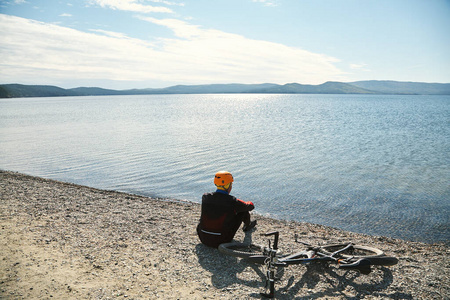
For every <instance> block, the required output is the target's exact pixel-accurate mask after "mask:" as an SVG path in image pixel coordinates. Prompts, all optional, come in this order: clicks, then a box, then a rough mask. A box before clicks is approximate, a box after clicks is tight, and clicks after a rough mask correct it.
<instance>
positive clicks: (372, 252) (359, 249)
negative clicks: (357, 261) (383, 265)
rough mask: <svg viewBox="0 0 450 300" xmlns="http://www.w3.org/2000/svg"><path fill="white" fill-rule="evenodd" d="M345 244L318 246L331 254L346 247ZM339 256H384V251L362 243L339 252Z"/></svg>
mask: <svg viewBox="0 0 450 300" xmlns="http://www.w3.org/2000/svg"><path fill="white" fill-rule="evenodd" d="M347 245H348V243H347V244H331V245H324V246H320V249H321V250H322V251H323V252H324V253H325V254H328V255H330V254H332V253H333V252H335V251H337V250H339V249H342V248H344V247H346V246H347ZM339 256H341V257H343V258H352V257H354V258H371V257H382V256H384V252H383V251H382V250H380V249H377V248H373V247H369V246H362V245H353V247H352V248H351V249H349V250H348V251H345V252H341V253H339Z"/></svg>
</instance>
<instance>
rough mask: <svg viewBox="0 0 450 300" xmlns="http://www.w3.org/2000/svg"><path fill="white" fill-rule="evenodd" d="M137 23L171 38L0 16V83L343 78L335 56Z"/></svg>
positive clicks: (171, 23) (170, 22) (176, 25)
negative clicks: (166, 32) (152, 38)
mask: <svg viewBox="0 0 450 300" xmlns="http://www.w3.org/2000/svg"><path fill="white" fill-rule="evenodd" d="M145 20H146V21H148V22H152V23H155V24H159V25H161V26H165V27H167V28H169V29H171V30H172V31H173V32H174V34H175V37H174V38H171V39H168V38H159V39H155V42H154V43H150V42H148V41H143V40H139V39H133V38H129V37H127V36H126V35H124V34H121V33H116V32H110V31H104V30H94V31H92V32H90V33H86V32H81V31H78V30H74V29H70V28H66V27H61V26H58V25H53V24H48V23H42V22H37V21H32V20H28V19H23V18H19V17H14V16H7V15H1V14H0V32H2V33H3V34H2V35H3V36H2V43H1V44H0V57H2V59H1V60H0V70H2V71H1V73H0V82H33V80H35V82H36V81H37V80H40V81H39V82H42V80H48V82H49V83H51V82H55V80H57V79H59V80H62V79H66V80H69V79H73V80H76V79H92V80H97V79H98V80H100V79H105V80H116V81H117V80H120V81H129V82H136V81H149V82H150V81H160V82H168V83H171V84H172V83H184V84H206V83H230V82H239V83H262V82H273V83H287V82H301V83H322V82H324V81H326V80H337V79H339V78H340V76H342V75H343V73H342V72H341V71H340V70H339V69H337V68H336V67H335V66H334V63H336V62H337V61H338V60H337V59H335V58H333V57H329V56H326V55H322V54H315V53H311V52H308V51H305V50H302V49H299V48H293V47H288V46H285V45H282V44H277V43H271V42H266V41H259V40H251V39H247V38H245V37H243V36H240V35H236V34H230V33H226V32H222V31H218V30H212V29H202V28H201V27H199V26H196V25H192V24H189V23H186V22H184V21H180V20H175V19H165V20H158V19H154V18H146V19H145ZM131 87H132V86H131Z"/></svg>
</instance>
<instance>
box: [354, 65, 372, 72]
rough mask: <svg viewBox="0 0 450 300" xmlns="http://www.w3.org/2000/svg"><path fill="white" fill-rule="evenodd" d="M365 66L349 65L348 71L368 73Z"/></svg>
mask: <svg viewBox="0 0 450 300" xmlns="http://www.w3.org/2000/svg"><path fill="white" fill-rule="evenodd" d="M366 67H367V64H350V69H352V70H359V71H370V70H369V69H367V68H366Z"/></svg>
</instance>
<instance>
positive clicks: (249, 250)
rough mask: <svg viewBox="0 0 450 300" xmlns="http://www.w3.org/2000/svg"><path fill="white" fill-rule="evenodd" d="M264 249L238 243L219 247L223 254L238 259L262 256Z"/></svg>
mask: <svg viewBox="0 0 450 300" xmlns="http://www.w3.org/2000/svg"><path fill="white" fill-rule="evenodd" d="M263 249H264V248H263V247H261V246H259V245H255V244H244V243H239V242H231V243H225V244H220V245H219V251H220V252H221V253H223V254H226V255H230V256H234V257H240V258H249V257H250V256H253V255H260V254H262V250H263Z"/></svg>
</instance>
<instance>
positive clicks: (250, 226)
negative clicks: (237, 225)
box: [242, 220, 256, 231]
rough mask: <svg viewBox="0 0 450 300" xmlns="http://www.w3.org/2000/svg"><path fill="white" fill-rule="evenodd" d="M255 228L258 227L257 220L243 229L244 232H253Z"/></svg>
mask: <svg viewBox="0 0 450 300" xmlns="http://www.w3.org/2000/svg"><path fill="white" fill-rule="evenodd" d="M255 226H256V220H253V221H251V222H250V224H248V225H244V228H242V230H244V231H249V230H252V229H253V228H254V227H255Z"/></svg>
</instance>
